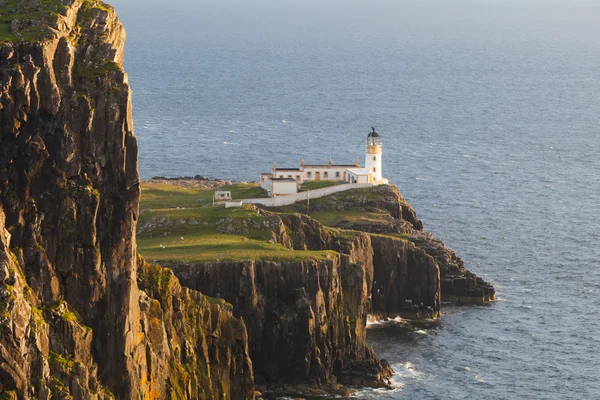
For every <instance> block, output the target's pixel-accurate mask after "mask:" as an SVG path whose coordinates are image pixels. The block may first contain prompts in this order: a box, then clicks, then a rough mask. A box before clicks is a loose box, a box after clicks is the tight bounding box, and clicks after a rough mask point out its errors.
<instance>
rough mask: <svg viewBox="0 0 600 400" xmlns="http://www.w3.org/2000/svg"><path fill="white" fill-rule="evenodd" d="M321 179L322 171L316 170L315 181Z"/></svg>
mask: <svg viewBox="0 0 600 400" xmlns="http://www.w3.org/2000/svg"><path fill="white" fill-rule="evenodd" d="M320 180H321V173H320V172H319V171H317V172H315V181H320Z"/></svg>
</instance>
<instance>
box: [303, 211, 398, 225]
mask: <svg viewBox="0 0 600 400" xmlns="http://www.w3.org/2000/svg"><path fill="white" fill-rule="evenodd" d="M308 215H309V216H311V217H312V218H314V219H316V220H317V221H319V222H320V223H322V224H323V225H325V226H330V227H334V228H344V227H347V226H351V225H353V226H354V225H370V224H376V223H382V222H387V221H389V218H390V217H389V214H387V213H385V212H363V211H316V212H311V213H309V214H308Z"/></svg>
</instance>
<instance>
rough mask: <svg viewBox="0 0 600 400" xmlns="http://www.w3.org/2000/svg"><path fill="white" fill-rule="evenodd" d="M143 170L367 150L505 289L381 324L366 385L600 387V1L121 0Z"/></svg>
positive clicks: (449, 393)
mask: <svg viewBox="0 0 600 400" xmlns="http://www.w3.org/2000/svg"><path fill="white" fill-rule="evenodd" d="M111 2H112V4H113V5H114V6H115V8H116V10H117V12H118V14H119V16H120V18H121V20H122V21H123V23H124V24H125V27H126V29H127V33H128V38H127V45H126V58H125V66H126V69H127V71H128V72H129V81H130V84H131V87H132V90H133V109H134V121H135V132H136V135H137V137H138V139H139V150H140V153H139V170H140V174H141V176H142V178H143V179H148V178H151V177H153V176H167V177H178V176H195V175H202V176H205V177H211V178H225V179H236V180H247V181H254V180H257V179H258V177H259V174H260V173H261V172H265V171H269V170H270V168H271V166H272V164H273V162H274V161H276V162H277V165H278V166H280V167H297V166H298V164H299V162H300V158H301V157H304V159H305V161H306V162H307V163H308V162H311V163H317V162H321V163H324V162H327V161H328V159H329V158H330V157H331V158H332V159H333V162H339V163H353V162H354V161H355V160H356V158H357V157H358V158H359V159H360V160H361V162H364V145H365V139H366V136H367V134H368V132H369V131H370V130H371V127H375V129H376V130H377V131H378V132H379V133H380V134H381V137H382V142H383V175H384V176H385V177H387V178H389V180H390V182H391V183H393V184H395V185H397V186H398V187H399V188H400V190H401V191H402V193H403V194H404V196H405V197H406V199H407V200H408V201H409V202H410V203H411V204H412V205H413V206H414V208H415V209H416V211H417V214H418V216H419V217H420V218H421V219H422V221H423V222H424V225H425V229H426V230H428V231H431V232H433V233H434V234H435V235H436V236H438V237H440V238H441V239H443V240H444V242H445V243H446V244H447V245H448V246H449V247H451V248H452V249H454V250H456V252H457V253H458V254H459V255H460V256H461V257H463V258H464V260H465V264H466V266H467V268H469V269H470V270H471V271H474V272H475V273H477V275H478V276H481V277H483V278H484V279H486V280H489V281H490V282H492V283H493V285H494V286H495V287H496V290H497V293H498V299H497V301H496V302H494V303H493V304H491V305H490V306H484V307H481V306H480V307H455V306H450V305H444V306H443V309H442V318H441V322H440V323H439V324H437V325H435V326H428V325H425V326H415V325H411V324H408V323H407V322H406V321H402V320H399V321H392V322H389V323H375V324H371V325H370V327H369V330H368V341H369V343H370V344H371V345H372V346H373V347H374V348H375V350H376V353H377V355H378V356H379V357H381V358H385V359H386V360H388V361H389V362H390V363H391V365H392V366H393V368H394V370H395V371H396V375H395V376H394V377H393V384H394V389H392V390H388V389H378V390H373V389H361V390H359V391H358V392H357V395H356V396H357V397H358V398H361V399H557V400H559V399H560V400H562V399H600V323H599V320H598V319H599V315H600V301H599V295H600V2H598V1H597V0H594V1H584V0H543V1H542V0H538V1H536V0H519V1H516V0H393V1H392V0H370V1H366V0H364V1H363V0H343V1H342V0H319V1H316V0H243V1H242V0H220V1H206V0H170V1H165V0H111Z"/></svg>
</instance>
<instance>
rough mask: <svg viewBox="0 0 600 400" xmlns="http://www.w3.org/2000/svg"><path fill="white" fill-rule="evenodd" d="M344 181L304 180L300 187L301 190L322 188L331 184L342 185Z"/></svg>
mask: <svg viewBox="0 0 600 400" xmlns="http://www.w3.org/2000/svg"><path fill="white" fill-rule="evenodd" d="M342 183H344V182H331V181H315V182H304V183H303V184H302V186H301V187H300V191H301V192H306V191H309V190H315V189H322V188H326V187H330V186H335V185H340V184H342Z"/></svg>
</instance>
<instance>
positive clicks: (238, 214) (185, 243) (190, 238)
mask: <svg viewBox="0 0 600 400" xmlns="http://www.w3.org/2000/svg"><path fill="white" fill-rule="evenodd" d="M222 189H225V190H231V191H232V197H233V198H238V199H239V198H244V197H254V196H255V195H257V194H260V193H261V191H262V189H261V188H260V187H258V186H257V185H256V184H237V185H232V186H230V187H226V188H219V190H222ZM212 195H213V191H210V190H200V189H194V188H185V187H181V186H175V185H171V184H142V201H141V206H140V220H139V222H138V227H139V229H140V230H141V233H139V234H138V241H137V242H138V251H139V252H140V254H142V255H143V256H145V257H146V258H147V259H148V260H150V261H172V262H180V261H184V262H202V261H216V260H220V261H226V260H227V261H239V260H272V261H287V260H302V259H307V258H314V259H323V258H327V257H331V256H333V255H334V254H335V253H334V252H331V251H294V250H288V249H286V248H285V247H284V246H281V245H279V244H276V243H272V242H271V229H270V228H269V227H266V226H264V223H265V222H268V220H267V217H263V216H259V215H257V214H256V212H254V211H252V210H250V209H245V208H229V209H225V208H222V207H216V208H213V207H212ZM161 221H162V222H161ZM165 221H166V223H165ZM149 223H151V224H152V225H153V227H151V228H150V227H149V225H148V224H149ZM227 226H231V227H233V228H235V230H236V231H244V230H245V231H247V233H235V234H230V233H223V232H222V231H223V228H224V227H227ZM220 230H221V232H220ZM182 238H183V239H182Z"/></svg>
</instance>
